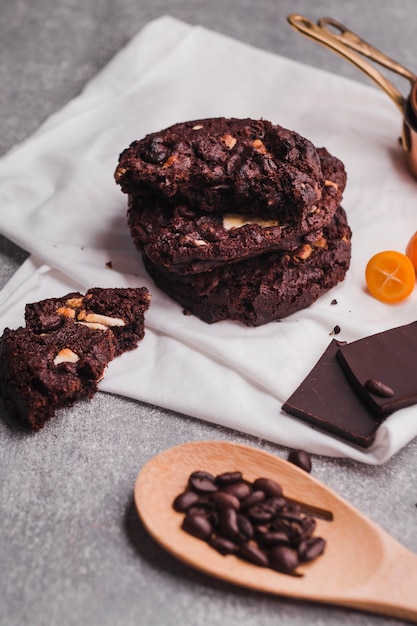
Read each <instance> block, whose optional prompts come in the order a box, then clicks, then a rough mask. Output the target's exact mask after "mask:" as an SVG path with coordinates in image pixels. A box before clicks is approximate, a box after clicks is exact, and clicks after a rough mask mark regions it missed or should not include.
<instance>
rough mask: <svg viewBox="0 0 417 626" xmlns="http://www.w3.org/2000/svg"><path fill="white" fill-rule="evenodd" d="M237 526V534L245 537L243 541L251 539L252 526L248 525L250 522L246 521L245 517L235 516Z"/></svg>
mask: <svg viewBox="0 0 417 626" xmlns="http://www.w3.org/2000/svg"><path fill="white" fill-rule="evenodd" d="M237 525H238V527H239V532H240V534H241V535H243V536H244V537H245V539H246V540H247V539H252V537H253V532H254V531H253V526H252V524H251V523H250V520H248V518H247V517H245V516H244V515H239V514H238V516H237Z"/></svg>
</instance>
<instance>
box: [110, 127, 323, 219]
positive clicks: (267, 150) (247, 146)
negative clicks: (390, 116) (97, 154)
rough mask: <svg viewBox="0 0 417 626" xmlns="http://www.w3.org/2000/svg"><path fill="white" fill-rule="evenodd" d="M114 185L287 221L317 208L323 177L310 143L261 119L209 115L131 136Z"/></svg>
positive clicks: (171, 199) (209, 209) (191, 204)
mask: <svg viewBox="0 0 417 626" xmlns="http://www.w3.org/2000/svg"><path fill="white" fill-rule="evenodd" d="M115 180H116V182H117V183H118V184H119V185H120V186H121V188H122V191H123V192H125V193H127V194H129V195H133V196H137V195H140V196H147V197H150V198H152V199H153V200H159V201H166V202H168V203H169V204H172V205H174V206H175V205H178V204H185V205H187V206H188V207H190V208H191V209H198V210H199V211H201V212H203V213H212V212H215V213H218V212H229V211H230V207H232V206H233V207H237V208H238V209H237V210H238V212H239V213H249V214H253V215H260V216H262V217H264V218H268V217H269V218H272V219H278V220H280V221H285V222H292V221H293V220H294V218H295V216H296V219H297V221H298V220H299V219H300V217H301V219H305V218H307V216H308V215H309V214H311V213H316V212H317V211H320V209H318V207H317V205H318V203H319V202H320V200H321V197H322V194H323V189H324V184H325V180H324V176H323V173H322V169H321V164H320V159H319V156H318V154H317V150H316V148H315V146H314V145H313V144H312V143H311V142H310V141H309V140H308V139H305V138H304V137H302V136H301V135H299V134H298V133H296V132H293V131H290V130H287V129H285V128H282V127H281V126H278V125H273V124H271V122H268V121H266V120H252V119H236V118H213V119H203V120H195V121H190V122H183V123H180V124H175V125H174V126H171V127H169V128H167V129H165V130H162V131H160V132H156V133H152V134H150V135H147V136H146V137H144V138H143V139H141V140H140V141H134V142H133V143H132V144H131V145H130V147H129V148H127V149H126V150H124V151H123V152H122V154H121V155H120V158H119V164H118V166H117V168H116V171H115Z"/></svg>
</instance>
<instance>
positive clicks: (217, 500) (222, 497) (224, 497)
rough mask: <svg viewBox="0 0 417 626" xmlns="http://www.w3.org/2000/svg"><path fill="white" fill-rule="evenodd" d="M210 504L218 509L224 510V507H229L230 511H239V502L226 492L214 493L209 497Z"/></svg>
mask: <svg viewBox="0 0 417 626" xmlns="http://www.w3.org/2000/svg"><path fill="white" fill-rule="evenodd" d="M210 500H211V502H213V504H214V505H215V506H217V507H219V509H224V508H225V507H231V508H232V509H236V510H238V509H240V500H238V498H236V496H234V495H233V494H232V493H227V491H215V492H214V493H212V494H211V496H210Z"/></svg>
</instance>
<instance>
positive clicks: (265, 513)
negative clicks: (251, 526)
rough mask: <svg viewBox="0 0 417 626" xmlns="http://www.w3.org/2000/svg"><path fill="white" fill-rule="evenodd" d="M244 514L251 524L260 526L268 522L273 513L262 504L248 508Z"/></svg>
mask: <svg viewBox="0 0 417 626" xmlns="http://www.w3.org/2000/svg"><path fill="white" fill-rule="evenodd" d="M246 513H247V516H248V517H249V519H250V520H251V521H252V522H255V523H261V524H262V523H263V522H270V521H271V519H272V518H273V517H274V513H273V511H271V509H270V508H268V507H267V506H266V504H265V503H264V502H261V503H260V504H254V505H253V506H250V507H249V508H248V510H247V511H246Z"/></svg>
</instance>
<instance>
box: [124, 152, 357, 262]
mask: <svg viewBox="0 0 417 626" xmlns="http://www.w3.org/2000/svg"><path fill="white" fill-rule="evenodd" d="M318 154H319V157H320V161H321V164H322V170H323V173H324V175H325V185H324V189H323V195H322V199H321V200H320V203H319V205H318V206H319V208H320V210H319V211H314V212H312V213H310V214H308V216H307V217H306V218H305V219H303V220H301V221H299V222H296V221H295V220H294V217H296V216H294V217H293V219H292V221H291V222H290V223H285V222H280V221H278V220H276V219H275V220H273V219H263V218H261V217H260V216H256V215H253V214H248V215H244V214H241V213H238V212H234V211H235V209H234V207H229V210H228V212H226V213H219V212H216V213H215V212H213V213H210V214H208V213H203V212H202V211H200V210H197V209H192V208H190V207H189V206H186V205H176V206H170V205H168V204H167V203H166V202H165V203H160V202H159V203H158V202H155V201H152V200H150V199H149V197H141V196H129V209H128V225H129V227H130V231H131V235H132V238H133V241H134V243H135V245H136V247H137V248H138V250H141V251H143V252H144V253H145V254H146V256H147V257H148V258H149V259H150V260H151V261H152V263H154V264H156V265H160V266H163V267H166V268H167V269H169V270H170V271H171V272H175V273H177V274H190V273H191V274H192V273H198V272H205V271H208V270H211V269H213V268H214V267H218V266H220V265H224V264H226V263H233V262H236V261H242V260H244V259H249V258H252V257H254V256H259V255H260V254H264V253H265V252H272V251H274V250H276V251H291V250H294V249H295V248H297V247H299V246H300V245H302V244H303V243H311V242H312V241H314V240H315V239H318V238H319V236H320V235H321V233H322V229H323V227H324V226H326V225H328V224H329V222H330V221H331V219H332V217H333V215H334V213H335V211H336V209H337V207H338V205H339V201H340V199H341V197H342V192H343V190H344V188H345V184H346V172H345V169H344V166H343V164H342V163H341V161H339V159H337V158H336V157H333V156H332V155H330V154H329V153H328V152H327V150H325V149H324V148H320V149H318Z"/></svg>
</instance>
